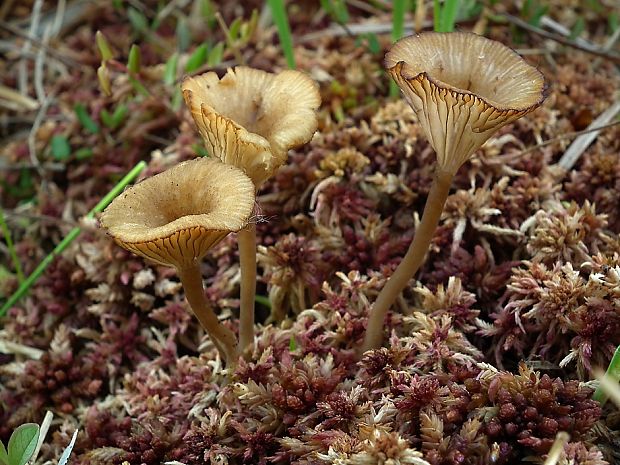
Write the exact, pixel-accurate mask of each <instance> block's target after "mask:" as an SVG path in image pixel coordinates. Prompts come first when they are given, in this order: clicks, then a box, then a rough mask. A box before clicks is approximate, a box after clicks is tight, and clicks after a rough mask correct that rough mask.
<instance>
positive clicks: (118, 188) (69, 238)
mask: <svg viewBox="0 0 620 465" xmlns="http://www.w3.org/2000/svg"><path fill="white" fill-rule="evenodd" d="M145 167H146V162H145V161H141V162H140V163H138V164H137V165H136V166H134V167H133V168H132V170H131V171H130V172H129V173H127V174H126V175H125V176H124V177H123V179H121V180H120V181H119V182H118V184H116V185H115V186H114V187H113V188H112V190H111V191H110V192H108V193H107V195H106V196H105V197H103V198H102V199H101V200H100V201H99V203H97V205H95V206H94V207H93V209H92V210H91V211H89V212H88V213H87V214H86V218H93V217H94V216H95V214H96V213H99V212H101V211H103V209H104V208H105V207H107V206H108V204H109V203H110V202H112V200H114V198H115V197H116V196H117V195H118V194H120V193H121V192H122V190H123V189H124V188H125V186H127V184H129V183H130V182H131V181H133V180H134V179H135V178H136V177H137V176H138V175H139V174H140V173H141V172H142V170H143V169H144V168H145ZM81 232H82V229H81V228H80V227H79V226H76V227H75V228H73V229H72V230H71V231H69V234H67V235H66V236H65V238H64V239H63V240H62V241H60V242H59V243H58V245H57V246H56V247H55V248H54V250H52V252H51V253H50V254H49V255H48V256H47V257H45V258H44V259H43V260H42V261H41V263H39V265H38V266H37V267H36V268H35V270H34V271H33V272H32V273H31V274H30V276H28V277H27V278H26V279H25V280H24V282H23V283H21V285H20V286H19V288H18V289H17V291H15V293H14V294H13V295H12V296H11V297H9V299H8V300H7V301H6V302H5V303H4V305H3V306H2V308H0V317H2V316H3V315H4V314H5V313H6V311H7V310H8V309H9V308H11V307H12V306H13V305H14V304H15V303H16V302H17V301H18V300H19V299H21V298H22V297H23V296H24V295H25V294H26V293H27V292H28V290H29V289H30V287H32V285H33V284H34V283H35V282H36V280H37V279H39V277H40V276H41V275H42V274H43V272H44V271H45V270H46V269H47V267H48V266H50V264H51V263H52V262H53V261H54V259H55V258H56V256H57V255H60V254H61V253H62V252H63V251H64V250H65V249H66V248H67V247H68V246H69V245H70V244H71V243H72V242H73V241H74V240H75V238H76V237H78V236H79V235H80V233H81Z"/></svg>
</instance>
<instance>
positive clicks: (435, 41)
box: [362, 32, 546, 350]
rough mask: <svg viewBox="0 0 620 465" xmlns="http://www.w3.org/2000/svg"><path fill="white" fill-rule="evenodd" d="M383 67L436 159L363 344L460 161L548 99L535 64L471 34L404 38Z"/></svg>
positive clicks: (405, 274) (426, 236)
mask: <svg viewBox="0 0 620 465" xmlns="http://www.w3.org/2000/svg"><path fill="white" fill-rule="evenodd" d="M385 67H386V68H387V70H388V72H389V73H390V75H391V76H392V78H393V79H394V80H395V81H396V83H397V84H398V86H399V87H400V89H401V91H402V93H403V95H404V97H405V99H406V100H407V102H408V103H409V105H411V107H412V108H413V110H414V111H415V113H416V115H417V117H418V120H419V122H420V125H421V126H422V128H423V129H424V132H425V134H426V137H427V138H428V140H429V142H430V144H431V145H432V147H433V148H434V149H435V152H436V154H437V165H436V168H435V174H434V179H433V184H432V187H431V190H430V192H429V195H428V199H427V201H426V206H425V207H424V213H423V214H422V220H421V222H420V225H419V227H418V228H417V229H416V233H415V236H414V238H413V241H412V242H411V245H410V246H409V249H408V250H407V253H406V255H405V257H404V258H403V260H402V261H401V263H400V264H399V265H398V267H397V268H396V270H395V271H394V273H393V274H392V276H390V278H389V279H388V281H387V282H386V284H385V286H384V287H383V289H382V290H381V292H380V294H379V295H378V297H377V300H376V301H375V303H374V305H373V307H372V309H371V312H370V318H369V321H368V328H367V331H366V336H365V339H364V344H363V346H362V349H363V350H368V349H372V348H376V347H379V345H380V344H381V341H382V337H383V321H384V318H385V314H386V313H387V311H388V309H389V308H390V306H391V305H392V304H393V303H394V301H395V300H396V298H397V297H398V295H399V294H400V292H401V291H402V290H403V289H404V288H405V286H406V285H407V282H408V281H409V280H410V279H411V278H412V277H413V276H414V275H415V273H416V272H417V271H418V269H419V268H420V266H421V265H422V262H423V260H424V256H425V254H426V252H427V250H428V247H429V244H430V242H431V240H432V237H433V233H434V231H435V229H436V228H437V225H438V223H439V217H440V216H441V212H442V210H443V206H444V203H445V201H446V198H447V197H448V192H449V190H450V185H451V183H452V178H453V177H454V175H455V174H456V172H457V170H458V169H459V167H460V166H461V165H462V164H463V163H465V162H466V161H467V160H468V159H469V158H470V157H471V155H472V154H473V153H474V152H475V151H476V150H477V149H478V148H480V146H481V145H482V144H484V142H486V141H487V139H489V138H490V137H491V136H492V135H493V134H494V133H495V132H496V131H497V130H498V129H500V128H501V127H502V126H504V125H506V124H508V123H511V122H513V121H515V120H516V119H518V118H520V117H521V116H523V115H526V114H527V113H529V112H531V111H533V110H534V109H536V108H537V107H538V106H539V105H540V104H541V103H542V102H543V101H544V99H545V97H546V84H545V78H544V76H543V75H542V74H541V73H540V72H539V71H538V70H537V69H536V68H534V67H532V66H530V65H528V64H527V63H526V62H525V61H524V60H523V59H522V58H521V57H520V56H519V55H518V54H517V53H516V52H514V51H513V50H511V49H510V48H508V47H506V46H505V45H503V44H501V43H499V42H496V41H494V40H490V39H486V38H484V37H482V36H479V35H476V34H473V33H466V32H452V33H436V32H427V33H423V34H418V35H415V36H409V37H405V38H403V39H401V40H399V41H398V42H396V43H395V44H394V45H393V46H392V48H391V49H390V51H389V52H388V53H387V54H386V56H385Z"/></svg>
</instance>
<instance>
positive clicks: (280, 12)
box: [267, 0, 296, 69]
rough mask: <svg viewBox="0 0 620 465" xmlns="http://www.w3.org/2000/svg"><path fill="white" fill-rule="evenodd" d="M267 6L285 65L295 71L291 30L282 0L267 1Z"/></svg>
mask: <svg viewBox="0 0 620 465" xmlns="http://www.w3.org/2000/svg"><path fill="white" fill-rule="evenodd" d="M267 4H268V5H269V8H270V9H271V15H272V16H273V22H274V23H275V25H276V27H277V28H278V36H279V37H280V46H281V47H282V51H283V52H284V56H285V57H286V64H287V65H288V67H289V68H291V69H295V67H296V65H295V55H294V53H293V37H292V36H291V28H290V26H289V23H288V16H287V15H286V9H285V8H284V1H283V0H267Z"/></svg>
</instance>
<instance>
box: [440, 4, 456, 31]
mask: <svg viewBox="0 0 620 465" xmlns="http://www.w3.org/2000/svg"><path fill="white" fill-rule="evenodd" d="M458 12H459V0H446V1H445V2H444V6H443V11H442V14H441V19H442V27H443V31H442V32H452V31H454V25H455V24H456V15H457V13H458Z"/></svg>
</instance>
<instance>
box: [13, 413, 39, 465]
mask: <svg viewBox="0 0 620 465" xmlns="http://www.w3.org/2000/svg"><path fill="white" fill-rule="evenodd" d="M38 440H39V425H37V424H36V423H25V424H23V425H21V426H18V427H17V429H15V431H13V434H12V435H11V439H9V464H10V465H24V464H25V463H26V462H27V461H28V460H30V457H32V454H34V450H35V448H36V447H37V441H38Z"/></svg>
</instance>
